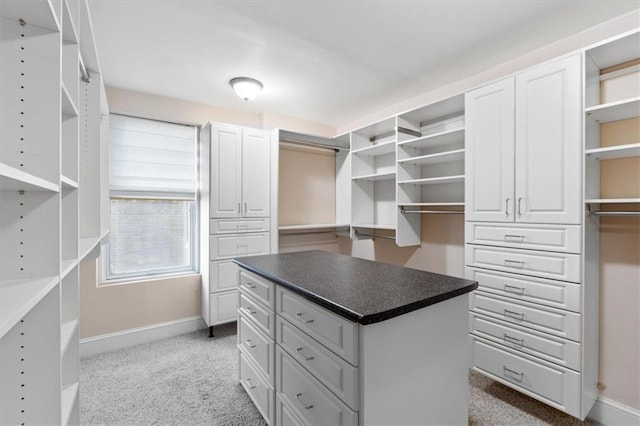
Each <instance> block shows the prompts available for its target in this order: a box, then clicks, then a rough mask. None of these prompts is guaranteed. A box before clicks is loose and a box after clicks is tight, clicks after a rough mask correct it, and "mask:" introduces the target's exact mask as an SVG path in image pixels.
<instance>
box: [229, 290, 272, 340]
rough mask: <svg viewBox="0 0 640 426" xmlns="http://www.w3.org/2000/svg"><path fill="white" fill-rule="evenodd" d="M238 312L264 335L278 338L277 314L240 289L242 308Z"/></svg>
mask: <svg viewBox="0 0 640 426" xmlns="http://www.w3.org/2000/svg"><path fill="white" fill-rule="evenodd" d="M238 312H240V313H241V314H243V315H245V316H246V317H247V318H249V320H251V321H252V322H253V325H255V326H256V327H258V329H260V330H261V331H262V332H263V333H264V334H266V335H267V336H269V337H270V338H272V339H275V338H276V314H275V312H273V311H272V310H270V309H268V308H267V307H265V306H264V305H263V304H262V303H258V302H257V301H256V300H255V299H254V298H253V297H251V296H250V295H248V294H247V293H246V292H245V290H244V289H242V288H241V289H240V307H239V308H238Z"/></svg>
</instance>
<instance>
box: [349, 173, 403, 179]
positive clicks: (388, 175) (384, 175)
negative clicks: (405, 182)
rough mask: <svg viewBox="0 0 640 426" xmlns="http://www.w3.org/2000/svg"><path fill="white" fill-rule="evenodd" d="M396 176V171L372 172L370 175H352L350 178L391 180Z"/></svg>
mask: <svg viewBox="0 0 640 426" xmlns="http://www.w3.org/2000/svg"><path fill="white" fill-rule="evenodd" d="M395 178H396V172H382V173H374V174H370V175H362V176H354V177H352V178H351V180H366V181H380V180H393V179H395Z"/></svg>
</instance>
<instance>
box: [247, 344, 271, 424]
mask: <svg viewBox="0 0 640 426" xmlns="http://www.w3.org/2000/svg"><path fill="white" fill-rule="evenodd" d="M238 356H239V357H240V360H239V363H238V364H239V365H240V374H239V376H240V383H241V384H242V387H243V388H244V390H245V391H247V393H248V394H249V397H250V398H251V400H252V401H253V403H254V404H255V406H256V408H257V409H258V411H260V414H262V417H264V419H265V420H266V422H267V424H269V425H273V424H274V414H275V411H274V396H275V392H274V390H273V388H272V387H271V386H269V384H268V383H267V382H266V381H265V380H264V379H263V378H262V376H261V375H260V374H259V373H258V369H257V368H256V367H255V366H254V365H253V363H252V362H251V361H250V360H249V359H248V358H247V357H245V355H244V354H243V353H242V352H241V351H238Z"/></svg>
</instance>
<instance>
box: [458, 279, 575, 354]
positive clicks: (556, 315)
mask: <svg viewBox="0 0 640 426" xmlns="http://www.w3.org/2000/svg"><path fill="white" fill-rule="evenodd" d="M469 304H470V308H471V310H472V311H474V312H477V313H479V314H484V315H487V316H490V317H492V318H497V319H500V320H503V321H506V322H509V323H512V324H516V325H521V326H523V327H527V328H532V329H534V330H538V331H542V332H544V333H549V334H553V335H555V336H560V337H564V338H565V339H570V340H574V341H577V342H579V341H580V339H581V316H580V314H576V313H573V312H566V311H562V310H559V309H553V308H547V307H542V306H537V305H534V304H531V303H527V304H525V303H513V302H511V301H509V300H508V299H504V298H499V297H497V296H494V295H490V294H486V293H482V292H479V291H475V292H473V293H471V297H470V299H469Z"/></svg>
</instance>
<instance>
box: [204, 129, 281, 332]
mask: <svg viewBox="0 0 640 426" xmlns="http://www.w3.org/2000/svg"><path fill="white" fill-rule="evenodd" d="M274 145H275V144H274V143H273V142H272V140H271V133H270V132H268V131H265V130H259V129H252V128H248V127H242V126H234V125H230V124H223V123H208V124H207V125H206V126H205V127H203V129H202V131H201V135H200V212H201V221H200V228H201V229H200V234H201V239H200V241H201V244H200V259H201V261H200V270H201V275H202V316H203V318H204V320H205V323H206V324H207V325H208V326H209V327H213V326H214V325H218V324H223V323H227V322H232V321H236V310H237V308H238V292H237V287H238V280H237V277H238V274H237V267H236V266H235V264H233V263H232V262H231V259H233V258H234V257H241V256H251V255H257V254H267V253H270V252H271V247H272V241H271V234H272V232H271V228H272V223H271V216H270V212H271V211H272V206H271V204H272V197H271V187H272V164H271V162H272V160H273V158H274V154H273V151H274Z"/></svg>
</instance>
